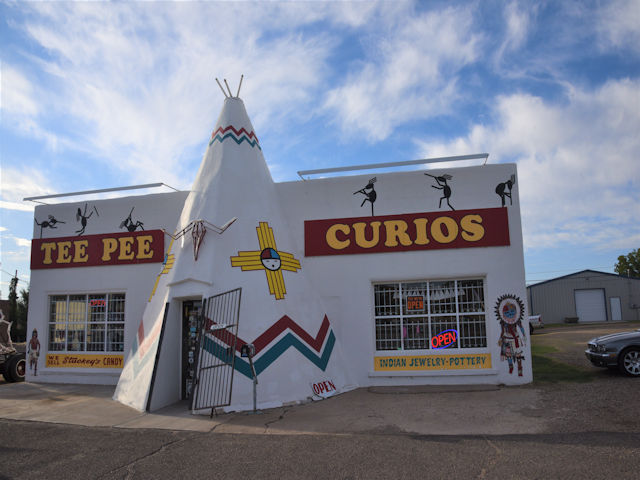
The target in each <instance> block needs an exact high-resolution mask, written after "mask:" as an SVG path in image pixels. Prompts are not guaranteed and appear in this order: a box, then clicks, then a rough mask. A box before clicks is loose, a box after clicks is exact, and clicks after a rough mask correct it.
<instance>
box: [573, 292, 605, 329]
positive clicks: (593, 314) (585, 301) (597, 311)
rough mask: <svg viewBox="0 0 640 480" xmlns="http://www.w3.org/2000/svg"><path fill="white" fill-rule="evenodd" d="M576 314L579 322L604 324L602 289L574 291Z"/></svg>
mask: <svg viewBox="0 0 640 480" xmlns="http://www.w3.org/2000/svg"><path fill="white" fill-rule="evenodd" d="M575 297H576V314H577V316H578V318H579V319H580V320H579V321H580V322H581V323H583V322H606V321H607V310H606V307H605V303H604V289H601V288H597V289H595V288H594V289H592V290H575Z"/></svg>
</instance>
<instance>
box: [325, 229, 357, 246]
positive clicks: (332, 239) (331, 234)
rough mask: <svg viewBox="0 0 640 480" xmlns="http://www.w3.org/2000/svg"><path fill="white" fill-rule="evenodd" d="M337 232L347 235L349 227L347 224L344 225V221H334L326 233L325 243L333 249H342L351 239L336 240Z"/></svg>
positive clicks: (349, 230)
mask: <svg viewBox="0 0 640 480" xmlns="http://www.w3.org/2000/svg"><path fill="white" fill-rule="evenodd" d="M338 232H342V233H343V234H345V235H349V233H350V232H351V229H350V228H349V225H345V224H344V223H336V224H335V225H331V226H330V227H329V229H328V230H327V234H326V240H327V245H329V246H330V247H331V248H333V249H335V250H342V249H344V248H347V247H348V246H349V244H350V243H351V240H349V239H346V240H338Z"/></svg>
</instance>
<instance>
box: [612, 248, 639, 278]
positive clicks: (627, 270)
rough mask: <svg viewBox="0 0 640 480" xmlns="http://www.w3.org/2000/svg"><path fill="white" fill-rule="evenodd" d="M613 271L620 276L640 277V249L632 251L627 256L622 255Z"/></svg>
mask: <svg viewBox="0 0 640 480" xmlns="http://www.w3.org/2000/svg"><path fill="white" fill-rule="evenodd" d="M613 269H614V270H615V271H616V273H617V274H618V275H628V276H630V277H640V248H636V249H635V250H631V252H629V253H628V254H627V255H620V256H619V257H618V263H616V266H615V267H614V268H613Z"/></svg>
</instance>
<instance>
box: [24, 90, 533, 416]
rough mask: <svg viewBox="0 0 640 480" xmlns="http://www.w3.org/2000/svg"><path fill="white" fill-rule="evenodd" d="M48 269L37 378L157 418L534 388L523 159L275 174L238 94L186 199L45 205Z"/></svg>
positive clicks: (35, 271) (35, 305)
mask: <svg viewBox="0 0 640 480" xmlns="http://www.w3.org/2000/svg"><path fill="white" fill-rule="evenodd" d="M203 232H204V233H203ZM203 235H204V236H203ZM31 262H32V263H31V265H32V271H31V292H30V305H29V331H32V330H34V329H35V330H37V332H38V335H39V338H40V342H41V344H42V355H41V358H40V359H39V360H38V362H39V368H38V371H37V376H34V374H33V373H34V372H33V371H32V370H29V371H28V372H27V380H28V381H38V382H71V383H73V382H77V383H101V384H112V385H115V386H116V388H115V393H114V398H116V399H117V400H119V401H121V402H123V403H125V404H128V405H131V406H133V407H135V408H138V409H140V410H145V409H148V410H154V409H157V408H160V407H162V406H165V405H168V404H171V403H174V402H176V401H179V400H181V399H184V398H191V399H194V398H195V400H194V401H193V402H192V404H191V407H192V409H193V410H194V411H208V409H210V408H211V407H214V406H218V405H226V408H228V409H249V408H252V406H253V392H254V382H253V372H254V371H255V373H256V375H257V379H258V385H257V389H256V392H257V393H256V399H257V406H258V407H260V408H267V407H272V406H279V405H283V404H287V403H290V402H298V401H305V400H307V399H309V398H320V397H324V396H327V395H332V394H335V393H340V392H344V391H347V390H349V389H352V388H357V387H365V386H372V385H422V384H465V383H466V384H479V383H484V384H520V383H527V382H530V381H531V380H532V373H531V356H530V351H529V341H528V340H529V339H528V333H527V332H528V326H527V325H526V324H525V322H526V306H525V304H524V301H525V300H526V290H525V280H524V262H523V249H522V229H521V224H520V208H519V200H518V182H517V172H516V166H515V165H513V164H497V165H491V164H488V165H482V166H477V167H465V168H446V169H441V170H425V169H421V170H414V171H402V172H394V173H377V174H375V173H374V174H372V173H368V174H366V175H345V176H340V177H332V178H319V179H313V180H304V181H303V180H301V181H295V182H284V183H274V182H273V181H272V179H271V176H270V174H269V170H268V168H267V164H266V162H265V160H264V158H263V155H262V150H261V148H260V144H259V141H258V138H257V137H256V134H255V132H254V130H253V127H252V125H251V122H250V120H249V118H248V116H247V114H246V111H245V108H244V105H243V103H242V101H241V100H240V99H239V98H236V97H231V98H227V99H226V100H225V104H224V107H223V109H222V112H221V114H220V117H219V119H218V122H217V124H216V126H215V127H214V129H213V134H212V136H211V140H210V143H209V146H208V149H207V151H206V153H205V156H204V158H203V161H202V164H201V167H200V170H199V172H198V174H197V176H196V179H195V182H194V185H193V188H192V189H191V190H190V191H189V192H173V193H162V194H154V195H143V196H129V197H124V198H118V199H110V200H96V201H82V202H75V203H57V204H50V205H40V206H38V207H36V210H35V222H34V241H33V244H32V259H31ZM227 292H230V293H227ZM247 344H252V345H253V352H254V355H253V356H252V357H251V358H249V357H247V356H244V354H246V353H247V350H249V349H247V348H243V346H244V345H247ZM252 364H253V370H252ZM232 373H233V375H232ZM231 386H232V388H231Z"/></svg>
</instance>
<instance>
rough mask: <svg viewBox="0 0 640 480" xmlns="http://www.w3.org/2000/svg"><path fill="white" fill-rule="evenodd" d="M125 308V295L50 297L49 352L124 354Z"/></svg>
mask: <svg viewBox="0 0 640 480" xmlns="http://www.w3.org/2000/svg"><path fill="white" fill-rule="evenodd" d="M124 307H125V294H124V293H108V294H107V293H97V294H88V295H52V296H50V297H49V343H48V349H49V351H50V352H122V351H124V323H125V317H124Z"/></svg>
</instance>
